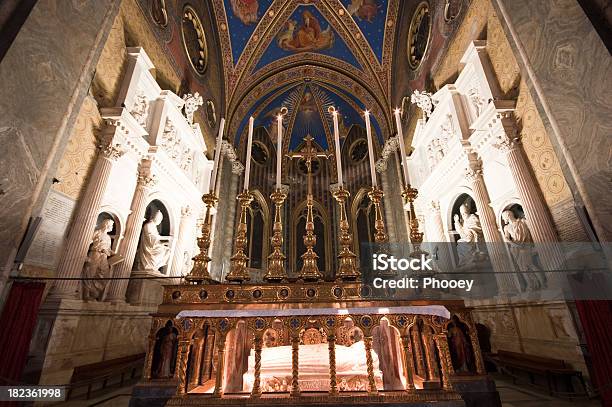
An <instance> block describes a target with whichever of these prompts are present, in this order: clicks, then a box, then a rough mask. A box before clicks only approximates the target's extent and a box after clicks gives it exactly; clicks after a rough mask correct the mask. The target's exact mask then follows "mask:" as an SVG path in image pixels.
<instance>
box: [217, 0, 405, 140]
mask: <svg viewBox="0 0 612 407" xmlns="http://www.w3.org/2000/svg"><path fill="white" fill-rule="evenodd" d="M210 1H211V2H212V4H213V9H214V12H215V16H216V20H217V25H218V27H219V31H218V32H219V40H220V45H221V51H222V54H223V63H224V70H225V79H226V80H225V87H226V95H227V98H226V106H225V111H226V114H227V119H228V120H229V123H230V126H229V128H228V134H229V135H231V136H230V137H232V138H233V139H234V140H235V144H236V145H237V146H238V145H240V144H242V143H243V142H244V138H245V136H246V133H247V123H248V117H250V116H251V115H253V116H254V117H255V126H256V127H262V126H263V127H265V128H266V130H267V132H268V134H269V135H270V136H271V138H272V141H273V142H274V143H275V142H276V113H277V112H278V109H279V108H280V107H281V106H285V107H287V108H288V109H289V114H288V116H286V118H285V122H284V126H285V133H284V134H285V138H284V142H283V150H284V151H289V150H293V149H295V148H297V147H298V146H299V145H300V143H301V142H302V140H303V138H304V137H305V136H306V135H308V134H310V135H311V136H312V137H314V138H315V141H316V143H317V144H318V145H319V146H320V147H321V148H323V149H326V150H327V149H330V148H333V138H332V129H333V124H332V120H331V116H330V115H329V114H328V113H327V108H328V107H329V106H332V105H333V106H334V107H336V108H337V109H338V110H339V111H340V113H341V115H342V117H341V121H340V134H341V137H342V138H344V137H345V135H346V134H347V133H348V131H349V129H350V128H351V126H353V125H358V126H361V127H363V126H364V118H363V111H364V110H365V109H368V110H370V111H371V112H372V116H371V117H372V118H373V120H372V126H373V131H374V133H375V134H376V136H377V139H378V141H379V143H383V142H384V139H385V138H387V137H389V136H390V135H392V132H393V118H392V117H391V112H392V106H390V92H391V86H390V83H389V78H390V77H391V65H392V63H391V60H392V58H391V56H392V52H393V47H392V43H393V41H394V39H395V28H396V22H397V15H398V12H399V7H400V0H210Z"/></svg>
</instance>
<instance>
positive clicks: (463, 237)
mask: <svg viewBox="0 0 612 407" xmlns="http://www.w3.org/2000/svg"><path fill="white" fill-rule="evenodd" d="M459 212H460V214H461V216H460V215H458V214H455V216H453V220H454V222H455V230H456V231H457V232H458V233H459V236H460V238H459V240H457V243H458V244H457V252H458V254H459V265H464V264H466V263H469V262H471V261H474V260H476V259H477V255H478V254H479V253H480V252H479V246H478V245H479V242H482V241H483V235H482V227H481V226H480V219H479V218H478V215H476V214H475V213H470V208H469V206H468V204H467V203H463V204H462V205H461V206H460V207H459Z"/></svg>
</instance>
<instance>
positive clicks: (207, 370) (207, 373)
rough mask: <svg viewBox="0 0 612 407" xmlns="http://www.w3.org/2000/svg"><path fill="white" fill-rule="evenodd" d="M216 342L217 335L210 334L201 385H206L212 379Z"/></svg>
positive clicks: (207, 340) (205, 351) (205, 352)
mask: <svg viewBox="0 0 612 407" xmlns="http://www.w3.org/2000/svg"><path fill="white" fill-rule="evenodd" d="M214 340H215V334H214V333H212V332H208V335H207V336H206V349H205V350H204V368H202V369H201V370H200V372H201V374H200V383H205V382H206V381H207V380H208V379H210V378H211V373H212V359H213V350H214V345H213V344H214Z"/></svg>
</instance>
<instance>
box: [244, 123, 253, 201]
mask: <svg viewBox="0 0 612 407" xmlns="http://www.w3.org/2000/svg"><path fill="white" fill-rule="evenodd" d="M254 122H255V119H254V118H253V116H251V118H250V119H249V138H248V141H247V151H246V163H245V166H246V169H245V171H244V190H245V191H248V190H249V175H250V172H251V145H252V144H253V123H254Z"/></svg>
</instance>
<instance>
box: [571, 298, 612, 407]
mask: <svg viewBox="0 0 612 407" xmlns="http://www.w3.org/2000/svg"><path fill="white" fill-rule="evenodd" d="M576 310H577V311H578V315H579V316H580V322H581V323H582V329H583V331H584V336H585V339H586V343H587V348H588V350H589V354H590V357H591V375H592V376H593V377H592V380H593V383H594V384H595V386H597V390H598V392H599V393H600V395H601V400H602V404H603V406H604V407H612V335H611V334H610V327H612V301H604V300H600V301H595V300H588V301H576Z"/></svg>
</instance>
